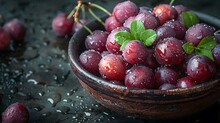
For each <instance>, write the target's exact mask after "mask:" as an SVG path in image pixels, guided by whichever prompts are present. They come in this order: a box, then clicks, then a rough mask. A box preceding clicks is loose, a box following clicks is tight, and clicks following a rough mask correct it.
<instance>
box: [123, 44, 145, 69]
mask: <svg viewBox="0 0 220 123" xmlns="http://www.w3.org/2000/svg"><path fill="white" fill-rule="evenodd" d="M147 51H148V50H147V47H146V45H145V44H144V43H143V42H140V41H138V40H133V41H130V42H128V44H127V45H126V46H125V47H124V50H123V52H122V55H123V57H124V59H125V60H126V61H127V62H128V63H130V64H133V65H134V64H142V63H144V62H145V61H146V60H147V55H146V54H147Z"/></svg>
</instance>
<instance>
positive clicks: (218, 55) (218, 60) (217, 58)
mask: <svg viewBox="0 0 220 123" xmlns="http://www.w3.org/2000/svg"><path fill="white" fill-rule="evenodd" d="M212 53H213V57H214V63H215V65H216V67H218V68H220V44H217V45H216V46H215V48H214V49H213V51H212Z"/></svg>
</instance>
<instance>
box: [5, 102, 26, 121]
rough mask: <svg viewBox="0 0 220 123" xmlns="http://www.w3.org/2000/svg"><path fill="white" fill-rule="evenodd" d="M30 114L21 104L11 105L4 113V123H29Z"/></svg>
mask: <svg viewBox="0 0 220 123" xmlns="http://www.w3.org/2000/svg"><path fill="white" fill-rule="evenodd" d="M28 122H29V112H28V110H27V108H26V107H25V106H24V105H23V104H21V103H18V102H16V103H13V104H11V105H9V106H8V107H7V108H6V109H5V111H4V112H3V113H2V123H28Z"/></svg>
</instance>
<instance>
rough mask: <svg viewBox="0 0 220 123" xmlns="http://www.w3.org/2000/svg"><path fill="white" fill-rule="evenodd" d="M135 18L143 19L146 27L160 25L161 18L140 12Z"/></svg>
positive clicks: (154, 27)
mask: <svg viewBox="0 0 220 123" xmlns="http://www.w3.org/2000/svg"><path fill="white" fill-rule="evenodd" d="M134 20H139V21H141V22H142V23H143V24H144V26H145V28H146V29H156V28H157V27H159V25H160V20H159V19H158V17H156V16H155V15H153V14H146V13H139V14H138V15H137V16H136V17H135V19H134Z"/></svg>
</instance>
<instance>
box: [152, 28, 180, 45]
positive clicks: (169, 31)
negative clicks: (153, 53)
mask: <svg viewBox="0 0 220 123" xmlns="http://www.w3.org/2000/svg"><path fill="white" fill-rule="evenodd" d="M156 33H157V38H156V40H155V41H154V43H153V45H154V46H156V45H157V43H158V42H160V40H163V39H165V38H169V37H176V32H175V30H174V29H173V28H171V27H169V26H160V27H159V28H157V30H156Z"/></svg>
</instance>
